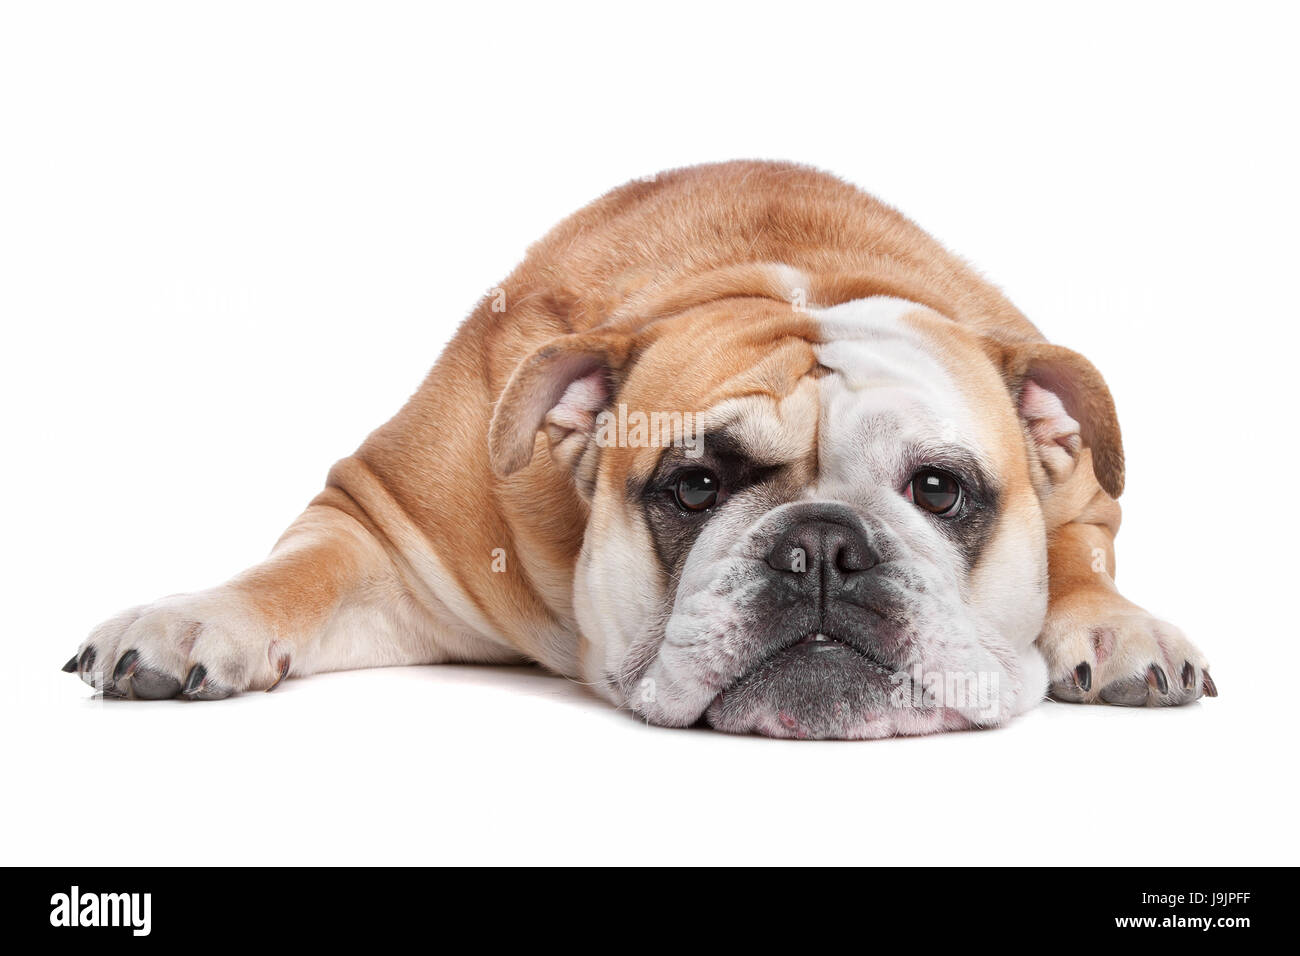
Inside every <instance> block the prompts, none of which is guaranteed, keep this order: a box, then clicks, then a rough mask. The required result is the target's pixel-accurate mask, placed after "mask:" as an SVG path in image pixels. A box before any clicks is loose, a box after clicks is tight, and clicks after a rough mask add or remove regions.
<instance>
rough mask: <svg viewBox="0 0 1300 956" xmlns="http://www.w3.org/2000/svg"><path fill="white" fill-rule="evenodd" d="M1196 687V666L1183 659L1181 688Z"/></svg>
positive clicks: (1189, 688)
mask: <svg viewBox="0 0 1300 956" xmlns="http://www.w3.org/2000/svg"><path fill="white" fill-rule="evenodd" d="M1195 688H1196V668H1195V667H1193V666H1192V662H1191V661H1183V690H1194V689H1195Z"/></svg>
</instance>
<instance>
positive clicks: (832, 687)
mask: <svg viewBox="0 0 1300 956" xmlns="http://www.w3.org/2000/svg"><path fill="white" fill-rule="evenodd" d="M897 673H898V667H897V666H896V665H892V664H890V663H888V662H886V661H884V660H882V659H881V657H880V656H879V655H878V654H877V653H876V652H875V651H874V649H873V648H872V647H871V645H870V644H869V642H868V636H866V635H864V636H862V637H859V636H857V635H851V634H844V633H841V632H828V631H826V630H817V631H812V632H810V633H806V634H801V635H799V636H797V637H793V638H792V639H790V640H789V641H785V642H783V643H782V644H780V645H779V646H778V647H777V648H776V649H775V650H774V651H772V652H771V653H770V654H768V655H766V656H765V657H764V658H763V659H762V660H760V661H759V662H758V663H756V664H755V665H754V666H753V667H751V668H749V670H747V671H746V672H745V673H744V674H742V675H741V676H740V677H739V678H737V679H736V680H735V681H733V682H732V683H731V684H730V685H729V686H728V687H727V688H726V689H724V690H723V691H721V692H720V693H719V694H718V695H717V696H716V697H715V698H714V699H713V701H712V702H711V703H710V704H709V706H708V708H707V709H706V711H705V719H706V720H707V722H708V723H709V725H710V726H712V727H715V728H717V729H719V730H726V731H731V732H736V733H750V732H754V731H757V732H759V733H763V734H768V735H770V736H800V737H805V736H807V737H845V736H874V735H875V733H874V732H872V730H871V727H870V726H869V725H868V724H867V723H866V720H867V719H868V718H869V717H870V716H871V715H878V714H881V713H884V712H885V711H887V710H888V709H889V707H890V703H889V701H890V694H891V691H892V690H893V689H894V687H895V686H896V680H897V678H896V675H897Z"/></svg>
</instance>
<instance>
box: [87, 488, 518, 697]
mask: <svg viewBox="0 0 1300 956" xmlns="http://www.w3.org/2000/svg"><path fill="white" fill-rule="evenodd" d="M354 470H355V469H354ZM336 471H338V469H336ZM420 586H421V585H420V584H419V583H418V581H415V580H414V579H413V577H412V576H411V575H410V574H409V572H407V571H406V570H404V567H403V561H402V558H401V556H400V554H398V553H397V552H396V551H394V550H393V549H392V545H391V543H389V540H388V538H387V535H386V534H385V533H383V532H380V531H378V530H377V528H376V526H375V525H374V524H372V522H371V519H370V516H369V515H367V514H366V512H365V511H363V510H362V509H361V508H360V507H359V506H358V505H357V504H356V502H355V500H354V499H353V498H352V497H351V496H350V495H348V494H347V493H345V492H343V491H342V490H341V489H339V488H337V487H331V488H329V489H327V490H326V492H324V493H323V494H322V495H321V496H320V497H318V498H317V499H316V501H314V502H313V503H312V504H311V505H310V506H309V507H308V508H307V510H306V511H305V512H303V514H302V515H301V516H300V517H299V518H298V520H297V521H295V522H294V524H293V525H292V526H291V527H290V528H289V530H288V531H287V532H286V533H285V534H284V536H283V537H282V538H281V539H280V542H279V543H278V544H277V545H276V547H275V549H274V551H273V552H272V553H271V555H270V557H268V558H267V559H266V560H265V561H264V562H262V563H261V564H258V565H256V566H254V567H252V568H250V569H248V570H247V571H245V572H243V573H242V574H240V575H238V576H236V577H235V578H234V579H232V580H231V581H229V582H227V583H226V584H223V585H221V586H219V587H216V588H213V589H211V590H207V591H201V592H197V593H193V594H181V595H175V596H172V597H168V598H164V599H162V600H160V601H157V602H155V603H153V604H147V605H143V606H141V607H137V608H134V609H132V610H130V611H126V612H124V613H122V614H120V615H118V616H117V617H115V618H113V619H112V620H110V621H107V622H105V623H104V624H102V625H100V626H99V627H98V628H96V629H95V630H94V631H93V632H92V633H91V635H90V637H89V638H87V640H86V641H85V642H83V644H82V645H81V648H80V650H79V651H78V653H77V655H76V657H74V658H73V659H72V660H71V661H69V662H68V665H67V667H66V668H65V669H67V670H69V671H71V670H76V671H77V672H78V674H79V675H80V676H81V677H82V679H83V680H85V681H86V682H87V683H90V684H91V685H92V686H95V687H96V688H98V689H101V690H103V691H104V692H105V693H106V694H109V695H120V696H129V697H137V698H147V699H156V698H164V697H176V696H184V697H189V698H192V699H197V700H212V699H217V698H220V697H225V696H228V695H230V694H232V693H236V692H239V691H243V690H269V689H270V688H272V687H274V686H276V685H277V684H278V683H279V682H280V681H282V680H283V679H284V678H285V677H287V676H290V675H304V674H311V673H315V672H320V671H330V670H345V669H349V668H358V667H378V666H384V665H391V664H419V663H434V662H441V661H447V660H480V661H492V660H508V659H511V655H510V654H509V652H508V651H503V650H500V649H498V648H495V647H494V646H492V645H489V644H487V643H486V642H480V641H478V640H477V639H475V638H474V637H473V636H471V635H469V634H466V633H465V631H464V630H463V629H461V628H457V627H456V626H455V625H454V623H449V622H448V619H447V617H446V616H445V615H443V614H441V613H440V610H439V607H438V602H436V600H430V599H428V596H426V595H423V594H421V593H420V591H419V588H420ZM444 610H445V609H444Z"/></svg>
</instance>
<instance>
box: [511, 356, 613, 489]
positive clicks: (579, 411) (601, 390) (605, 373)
mask: <svg viewBox="0 0 1300 956" xmlns="http://www.w3.org/2000/svg"><path fill="white" fill-rule="evenodd" d="M630 351H631V339H630V337H629V336H626V335H619V334H601V333H595V334H593V333H579V334H575V335H565V336H561V337H560V338H558V339H553V340H551V341H550V342H548V343H546V344H545V345H543V346H542V347H541V348H539V349H537V351H535V352H533V353H532V354H531V355H529V356H528V357H527V358H526V359H524V360H523V361H522V362H520V363H519V366H518V367H517V368H516V369H515V371H514V373H513V374H512V375H511V376H510V381H509V382H507V383H506V387H505V390H504V391H503V392H502V393H501V397H500V399H499V400H498V401H497V405H496V410H495V411H494V412H493V415H492V424H491V426H490V427H489V429H488V459H489V461H490V462H491V464H492V470H493V471H495V472H496V473H497V474H498V475H501V476H502V477H505V476H508V475H512V474H514V473H515V472H516V471H518V470H519V469H520V468H523V467H524V466H525V465H527V464H528V463H529V462H530V461H531V460H532V457H533V445H534V443H535V442H536V439H537V433H538V432H539V431H545V432H546V437H547V439H548V440H549V441H550V445H551V455H552V457H553V458H554V459H555V460H556V462H557V463H559V464H560V465H561V466H563V467H566V468H569V469H570V470H571V471H573V472H574V478H575V480H576V481H577V482H578V484H579V486H580V487H581V486H583V485H584V484H590V482H591V481H593V480H594V478H595V474H594V461H595V456H594V455H588V454H587V452H588V451H589V450H590V448H591V445H592V438H593V435H594V433H595V430H596V416H597V415H598V414H599V413H600V412H601V411H602V410H604V409H605V408H606V407H608V405H609V404H610V402H611V400H612V398H613V395H614V392H615V390H616V385H617V380H618V378H619V376H620V372H621V370H622V368H623V366H624V364H625V363H626V362H627V358H628V354H629V352H630ZM588 490H589V489H588Z"/></svg>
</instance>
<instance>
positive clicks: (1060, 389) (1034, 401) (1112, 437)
mask: <svg viewBox="0 0 1300 956" xmlns="http://www.w3.org/2000/svg"><path fill="white" fill-rule="evenodd" d="M990 350H991V355H992V357H993V359H994V361H995V363H997V365H998V366H999V369H1000V371H1001V372H1002V378H1003V381H1005V382H1006V384H1007V388H1008V389H1009V390H1010V392H1011V400H1012V401H1013V402H1014V403H1015V405H1016V408H1017V410H1018V411H1019V413H1020V419H1021V421H1023V422H1024V424H1025V430H1026V433H1027V434H1028V436H1029V442H1030V451H1031V453H1032V454H1035V455H1036V456H1037V460H1038V462H1039V463H1041V465H1042V467H1043V470H1044V471H1045V472H1046V475H1047V478H1048V480H1049V481H1050V482H1052V483H1053V484H1056V483H1058V482H1061V481H1063V480H1064V479H1065V478H1067V477H1068V476H1069V475H1070V474H1071V473H1072V472H1073V470H1074V466H1075V464H1076V463H1077V461H1078V458H1079V455H1080V453H1081V452H1082V450H1083V449H1084V448H1087V449H1089V451H1091V453H1092V470H1093V473H1094V474H1095V475H1096V476H1097V481H1098V482H1099V483H1100V484H1101V486H1102V488H1104V489H1105V490H1106V493H1107V494H1108V495H1110V496H1111V497H1112V498H1118V497H1119V496H1120V493H1121V492H1122V491H1123V490H1124V446H1123V444H1122V442H1121V440H1120V434H1119V419H1118V418H1117V417H1116V416H1115V402H1114V400H1113V399H1112V398H1111V395H1110V389H1108V388H1107V387H1106V382H1105V380H1104V379H1103V378H1102V377H1101V373H1100V372H1098V371H1097V369H1096V368H1095V367H1094V366H1093V364H1092V363H1091V362H1089V361H1088V360H1087V359H1086V358H1084V357H1083V356H1082V355H1080V354H1079V353H1078V352H1072V351H1070V350H1069V349H1067V348H1062V347H1061V346H1059V345H1050V344H1048V343H1046V342H1028V343H1014V344H1006V343H995V344H991V345H990Z"/></svg>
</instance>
